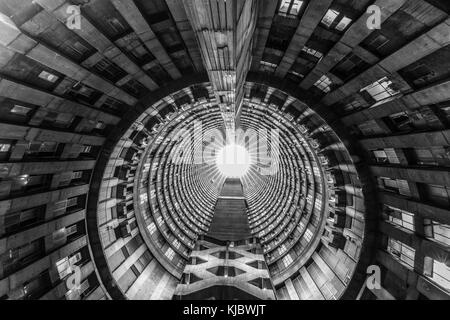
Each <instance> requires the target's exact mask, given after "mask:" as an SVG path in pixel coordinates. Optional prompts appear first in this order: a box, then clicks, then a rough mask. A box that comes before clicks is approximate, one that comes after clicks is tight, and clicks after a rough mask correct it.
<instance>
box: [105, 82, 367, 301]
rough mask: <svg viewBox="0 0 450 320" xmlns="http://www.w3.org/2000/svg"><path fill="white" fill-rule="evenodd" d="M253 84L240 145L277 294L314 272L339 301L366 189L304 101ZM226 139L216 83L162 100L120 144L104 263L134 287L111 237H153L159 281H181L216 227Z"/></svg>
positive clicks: (257, 233)
mask: <svg viewBox="0 0 450 320" xmlns="http://www.w3.org/2000/svg"><path fill="white" fill-rule="evenodd" d="M245 92H246V93H245V96H244V102H243V107H242V111H241V115H240V121H239V122H240V126H239V130H238V132H237V133H236V137H235V141H233V142H236V143H238V144H239V145H241V146H243V147H245V149H246V150H247V151H248V152H249V155H250V157H251V159H252V161H251V164H250V168H249V170H248V172H247V173H246V174H245V175H244V176H243V177H242V178H241V181H242V185H243V188H244V195H245V198H246V203H247V216H248V221H249V226H250V229H251V233H252V235H253V236H254V237H256V238H258V239H259V241H260V243H261V245H262V248H263V253H264V257H265V259H266V262H267V265H268V268H269V272H270V276H271V278H272V281H273V284H274V288H275V290H276V294H277V298H279V299H283V298H284V297H285V296H286V294H285V291H286V290H290V286H291V284H292V282H293V281H299V282H302V283H303V284H304V285H305V287H308V285H311V284H310V283H309V282H310V280H311V277H309V276H308V275H309V274H313V273H316V274H318V275H320V276H321V279H322V280H323V283H321V284H315V288H317V289H320V290H327V294H324V293H322V295H323V296H325V297H327V298H330V299H333V298H338V297H339V296H341V295H342V293H343V292H344V290H345V288H346V286H347V284H348V283H349V281H350V279H351V277H352V274H353V272H354V269H355V267H356V264H357V262H358V259H359V254H360V249H361V246H362V240H363V239H364V219H363V218H362V217H363V212H364V207H363V205H362V203H363V197H362V194H361V186H360V185H359V180H358V175H357V171H356V169H355V167H354V166H353V163H352V158H351V156H350V155H349V154H348V152H347V150H346V148H345V146H344V144H343V143H342V142H341V141H340V140H339V137H338V136H337V135H336V133H335V132H334V131H333V130H332V129H331V128H330V127H329V126H328V125H327V123H326V122H324V121H323V120H322V119H321V118H320V117H319V116H318V115H317V114H316V113H314V112H313V111H312V110H311V109H310V108H309V107H308V106H307V105H305V104H304V103H303V102H300V101H299V100H297V99H295V98H293V97H290V96H288V95H287V94H286V93H284V92H282V91H280V90H278V89H275V88H271V87H267V86H261V85H258V84H255V83H251V82H248V83H247V84H246V90H245ZM229 143H230V138H229V136H227V135H226V134H225V129H224V126H223V121H222V119H221V115H220V112H219V108H218V106H217V105H216V104H215V100H214V98H213V94H212V91H211V87H210V85H209V84H207V83H202V84H197V85H195V86H190V87H187V88H185V89H183V90H181V91H178V92H175V93H173V94H171V95H169V96H167V97H166V98H164V99H162V100H160V101H158V102H157V103H155V104H153V105H152V106H151V107H150V108H148V109H147V110H146V111H145V112H143V113H142V114H141V115H140V116H139V117H138V118H137V119H136V120H135V121H134V123H133V125H132V126H131V127H130V128H129V129H128V130H127V132H126V133H125V134H124V135H123V137H122V138H121V139H120V142H119V143H118V144H116V146H115V150H114V151H113V152H112V156H111V158H110V161H109V166H108V168H109V169H108V170H106V171H105V174H104V177H103V182H102V189H104V190H105V192H106V193H108V190H109V192H112V193H114V195H113V196H114V197H115V198H116V199H115V200H116V201H115V202H106V204H105V205H103V206H102V205H101V204H102V203H103V202H102V201H100V205H99V207H98V214H99V215H100V216H105V215H106V216H107V215H108V213H106V214H105V212H112V213H111V214H113V215H115V217H116V218H117V219H116V220H115V222H114V225H110V226H109V227H105V226H104V225H103V224H101V219H100V218H99V219H98V221H99V230H100V234H101V235H102V236H101V239H102V246H103V250H104V252H105V255H106V261H107V262H108V266H109V267H110V270H111V272H112V274H113V278H114V279H115V281H116V282H117V283H118V286H119V288H120V290H121V291H122V292H123V293H124V295H125V296H130V295H129V293H128V291H130V290H131V289H130V288H126V287H122V286H121V279H119V278H116V277H114V273H115V272H116V271H114V266H113V264H114V263H113V261H112V258H111V257H112V254H111V252H113V251H114V250H115V249H112V248H110V246H109V238H110V237H116V238H117V237H122V238H123V239H124V242H126V241H127V238H129V237H130V236H131V237H133V239H135V238H138V239H140V240H139V243H138V244H137V245H138V246H139V247H140V246H143V245H144V244H145V249H143V250H145V251H148V255H149V256H151V258H152V260H154V261H155V262H154V264H157V267H155V268H154V270H153V272H155V278H158V277H159V279H162V278H164V277H166V278H168V279H169V280H167V281H166V289H165V291H166V292H171V290H172V289H173V290H174V288H175V286H176V283H177V282H178V281H179V279H180V277H181V275H182V273H183V268H184V266H185V265H186V263H187V262H188V259H189V253H190V252H191V251H192V250H193V248H194V247H195V243H196V241H197V239H198V238H199V237H200V236H202V235H206V234H207V232H208V230H209V227H210V224H211V221H212V218H213V215H214V207H215V204H216V201H217V198H218V196H219V193H220V190H221V187H222V185H223V183H224V181H225V179H226V176H225V175H224V174H223V173H221V171H220V170H219V168H218V166H217V164H216V157H217V153H218V150H220V148H222V147H224V146H225V145H227V144H229ZM342 163H345V165H342ZM349 214H352V218H350V220H349V218H348V217H349ZM331 253H333V254H331ZM336 257H338V258H337V259H336ZM122 282H123V281H122ZM308 283H309V284H308ZM142 285H144V284H142ZM324 288H325V289H324ZM311 290H312V289H311ZM133 297H137V296H136V293H134V296H133ZM291 297H292V295H291ZM298 297H299V298H308V297H301V296H300V295H298ZM311 297H313V295H311Z"/></svg>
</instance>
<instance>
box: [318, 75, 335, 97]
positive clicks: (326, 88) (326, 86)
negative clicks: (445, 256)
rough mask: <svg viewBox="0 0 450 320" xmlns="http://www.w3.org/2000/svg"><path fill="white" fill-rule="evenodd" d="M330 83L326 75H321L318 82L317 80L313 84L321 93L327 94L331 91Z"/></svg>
mask: <svg viewBox="0 0 450 320" xmlns="http://www.w3.org/2000/svg"><path fill="white" fill-rule="evenodd" d="M331 83H332V82H331V80H330V78H328V77H327V76H326V75H323V76H322V77H321V78H320V79H319V80H317V82H316V83H314V85H315V86H316V87H317V88H319V89H320V90H322V91H323V92H325V93H328V92H330V91H331V87H330V86H331Z"/></svg>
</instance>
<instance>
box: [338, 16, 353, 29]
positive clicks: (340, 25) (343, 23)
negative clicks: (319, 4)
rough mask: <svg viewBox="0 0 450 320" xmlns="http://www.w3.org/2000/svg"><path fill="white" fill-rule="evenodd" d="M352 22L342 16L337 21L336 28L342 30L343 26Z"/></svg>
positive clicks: (345, 26)
mask: <svg viewBox="0 0 450 320" xmlns="http://www.w3.org/2000/svg"><path fill="white" fill-rule="evenodd" d="M351 22H352V19H350V18H347V17H343V18H342V20H341V21H340V22H339V23H338V25H337V26H336V30H338V31H344V30H345V28H347V26H348V25H349V24H350V23H351Z"/></svg>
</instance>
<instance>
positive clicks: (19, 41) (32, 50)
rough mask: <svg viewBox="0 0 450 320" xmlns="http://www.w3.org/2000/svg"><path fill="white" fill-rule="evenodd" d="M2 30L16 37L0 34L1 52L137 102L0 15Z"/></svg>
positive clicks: (121, 99) (128, 102) (130, 102)
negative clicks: (20, 57) (29, 60)
mask: <svg viewBox="0 0 450 320" xmlns="http://www.w3.org/2000/svg"><path fill="white" fill-rule="evenodd" d="M2 28H5V29H6V33H9V34H15V35H17V36H16V38H15V39H11V37H9V36H6V35H5V33H2V34H0V36H2V35H3V36H4V37H3V38H0V51H1V52H7V51H10V52H17V53H20V54H23V55H24V56H26V57H28V58H30V59H32V60H35V61H37V62H39V63H40V64H43V65H45V66H47V67H49V68H51V69H54V70H56V71H58V72H59V73H62V74H64V75H65V76H67V77H70V78H72V79H74V80H77V81H80V82H83V83H85V84H87V85H88V86H90V87H92V88H94V89H97V90H98V91H100V92H103V93H105V94H107V95H109V96H111V97H113V98H115V99H117V100H120V101H123V102H125V103H126V104H128V105H134V104H135V103H136V102H137V99H136V98H134V97H133V96H131V95H129V94H128V93H126V92H125V91H123V90H122V89H119V88H117V87H115V86H114V85H113V84H112V83H110V82H108V81H106V80H104V79H103V78H101V77H99V76H97V75H95V74H93V73H92V72H90V71H89V70H87V69H85V68H83V67H81V66H80V65H78V64H77V63H75V62H73V61H71V60H69V59H68V58H66V57H64V56H62V55H60V54H59V53H58V52H56V51H53V50H52V49H50V48H48V47H46V46H44V45H43V44H42V43H39V42H37V41H35V40H34V39H32V38H30V37H29V36H27V35H25V34H24V33H22V31H21V30H20V29H19V28H17V27H16V26H15V25H14V22H13V21H12V20H11V19H10V18H9V17H7V16H6V15H4V14H3V13H0V29H2Z"/></svg>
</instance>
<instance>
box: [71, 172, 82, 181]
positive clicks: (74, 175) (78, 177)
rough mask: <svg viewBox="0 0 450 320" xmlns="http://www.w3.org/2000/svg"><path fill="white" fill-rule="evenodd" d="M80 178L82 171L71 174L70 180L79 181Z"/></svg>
mask: <svg viewBox="0 0 450 320" xmlns="http://www.w3.org/2000/svg"><path fill="white" fill-rule="evenodd" d="M82 176H83V171H74V172H72V180H75V179H81V177H82Z"/></svg>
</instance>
